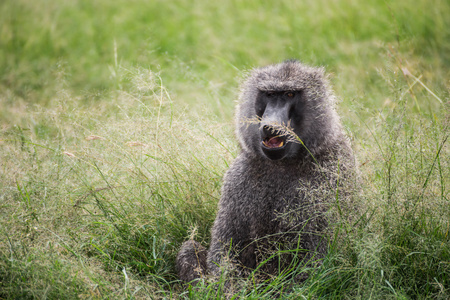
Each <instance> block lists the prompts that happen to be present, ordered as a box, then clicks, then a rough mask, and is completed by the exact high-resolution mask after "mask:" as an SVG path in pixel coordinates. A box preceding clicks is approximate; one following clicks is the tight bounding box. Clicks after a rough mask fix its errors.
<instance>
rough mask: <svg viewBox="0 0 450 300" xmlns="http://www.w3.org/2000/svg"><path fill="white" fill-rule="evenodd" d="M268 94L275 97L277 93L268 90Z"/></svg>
mask: <svg viewBox="0 0 450 300" xmlns="http://www.w3.org/2000/svg"><path fill="white" fill-rule="evenodd" d="M266 95H267V97H273V96H274V95H275V93H274V92H272V91H267V92H266Z"/></svg>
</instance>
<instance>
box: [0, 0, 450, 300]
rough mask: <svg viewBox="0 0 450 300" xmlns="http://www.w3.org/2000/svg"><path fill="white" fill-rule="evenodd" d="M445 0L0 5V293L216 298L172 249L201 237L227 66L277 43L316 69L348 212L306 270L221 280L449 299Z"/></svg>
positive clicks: (291, 292) (221, 141)
mask: <svg viewBox="0 0 450 300" xmlns="http://www.w3.org/2000/svg"><path fill="white" fill-rule="evenodd" d="M448 15H450V4H448V2H447V1H431V2H430V1H426V0H419V1H406V0H405V1H375V0H371V1H364V2H361V1H351V0H347V1H338V0H336V1H276V2H269V1H265V2H263V1H255V0H252V1H237V0H235V1H225V2H221V3H220V4H216V3H214V2H208V1H182V0H180V1H172V2H169V1H138V0H136V1H122V0H119V1H104V0H99V1H83V0H79V1H64V0H58V1H45V0H42V1H35V2H33V1H27V0H14V1H13V0H6V1H3V2H1V3H0V107H1V109H0V126H1V127H0V128H1V129H0V166H1V168H0V299H3V298H5V299H14V298H20V299H22V298H25V299H28V298H38V299H43V298H50V299H61V298H67V299H72V298H81V299H103V298H110V299H117V298H192V299H199V298H218V299H220V298H221V297H222V296H223V294H222V293H226V291H224V290H223V284H224V282H223V281H219V282H217V283H211V284H210V285H206V284H205V285H200V287H199V288H197V289H190V290H187V291H185V290H184V289H183V288H182V287H181V286H180V284H179V283H178V282H177V277H176V274H175V270H174V259H175V255H176V253H177V250H178V249H179V246H180V244H181V243H182V242H183V241H184V240H186V239H188V238H189V237H191V236H194V237H195V239H196V240H198V241H200V242H201V243H202V244H204V245H205V246H207V245H208V243H209V238H210V228H211V225H212V222H213V220H214V217H215V212H216V206H217V201H218V199H219V197H220V187H221V179H222V176H223V174H224V172H225V170H226V169H227V168H228V166H229V164H230V163H231V162H232V160H233V158H234V157H235V156H236V155H237V153H238V151H239V150H238V146H237V142H236V139H235V137H234V135H233V121H232V116H233V109H234V105H235V100H236V98H237V94H238V86H239V82H240V79H241V78H242V75H243V74H244V73H245V71H246V70H247V69H248V68H251V67H254V66H261V65H264V64H268V63H273V62H279V61H282V60H284V59H287V58H297V59H300V60H302V61H304V62H306V63H309V64H312V65H323V66H325V67H326V69H327V72H328V73H330V74H331V82H332V84H333V86H334V89H335V92H336V94H337V95H338V98H339V99H340V103H339V112H340V114H341V116H342V120H343V122H344V124H345V127H346V128H347V130H348V132H349V135H350V136H351V138H352V142H353V147H354V150H355V153H356V155H357V158H358V164H359V166H360V167H359V169H360V173H361V184H360V186H361V189H360V191H359V192H358V194H357V195H356V197H355V206H356V207H355V213H354V217H353V218H352V220H353V222H354V223H355V224H351V226H352V228H353V230H351V231H350V232H349V233H348V234H347V235H346V236H345V237H342V238H341V239H339V240H337V241H336V242H335V243H334V244H333V245H331V249H330V254H329V255H328V256H327V257H326V258H325V260H324V263H323V266H322V267H321V268H319V269H318V270H312V271H311V276H310V277H309V278H308V280H307V281H306V282H305V283H303V284H297V283H296V282H293V281H292V279H291V278H292V277H290V276H283V275H280V276H278V277H277V278H275V279H274V280H273V281H272V282H269V283H265V284H256V283H254V282H252V281H244V282H243V283H242V286H240V287H239V288H238V290H237V292H236V293H237V295H241V296H244V297H245V298H248V299H260V298H266V299H272V298H273V297H276V296H281V297H282V298H285V299H301V298H306V299H314V298H329V299H355V298H356V299H390V298H395V299H424V298H435V299H447V298H449V297H450V280H449V276H448V274H450V240H449V237H448V233H449V228H450V221H449V220H450V205H449V194H448V187H449V178H450V171H449V170H450V167H449V159H448V157H449V148H448V143H449V142H448V134H449V105H448V100H449V78H450V76H449V75H450V72H449V70H450V29H449V28H450V18H448ZM343 229H344V228H343ZM293 272H296V271H295V270H293Z"/></svg>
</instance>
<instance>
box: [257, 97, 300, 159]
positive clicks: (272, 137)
mask: <svg viewBox="0 0 450 300" xmlns="http://www.w3.org/2000/svg"><path fill="white" fill-rule="evenodd" d="M302 98H303V91H302V90H293V91H260V92H259V94H258V96H257V98H256V101H255V112H256V115H257V117H258V119H259V120H261V122H260V126H259V137H260V140H259V143H260V147H261V150H262V152H263V154H264V155H265V156H266V157H267V158H269V159H271V160H278V159H283V158H285V157H293V156H295V155H296V154H297V153H298V151H299V148H300V144H299V142H298V141H296V140H295V139H296V138H297V137H298V136H299V134H300V132H301V127H302V121H303V114H304V107H303V104H302V103H303V101H302Z"/></svg>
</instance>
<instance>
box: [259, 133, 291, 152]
mask: <svg viewBox="0 0 450 300" xmlns="http://www.w3.org/2000/svg"><path fill="white" fill-rule="evenodd" d="M262 143H263V145H264V146H265V147H267V148H270V149H277V148H282V147H283V146H284V145H285V144H286V140H285V139H284V137H282V136H279V135H277V136H272V137H266V138H265V139H264V140H263V141H262Z"/></svg>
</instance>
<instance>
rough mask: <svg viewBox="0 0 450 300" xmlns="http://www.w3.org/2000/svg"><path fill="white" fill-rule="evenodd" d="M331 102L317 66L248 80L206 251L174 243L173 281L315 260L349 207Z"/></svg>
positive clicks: (348, 157) (343, 149)
mask: <svg viewBox="0 0 450 300" xmlns="http://www.w3.org/2000/svg"><path fill="white" fill-rule="evenodd" d="M334 102H335V97H334V95H333V93H332V91H331V89H330V87H329V84H328V81H327V78H326V76H325V75H324V70H323V69H322V68H315V67H309V66H306V65H304V64H302V63H300V62H299V61H296V60H289V61H285V62H282V63H279V64H274V65H269V66H266V67H262V68H257V69H254V70H253V71H251V72H250V73H249V75H248V77H247V79H246V80H245V82H244V83H243V85H242V87H241V93H240V97H239V104H238V105H237V109H236V135H237V137H238V139H239V144H240V147H241V151H240V154H239V155H238V157H237V158H236V159H235V160H234V162H233V164H232V165H231V167H230V168H229V170H228V171H227V172H226V174H225V177H224V180H223V187H222V196H221V199H220V202H219V210H218V213H217V217H216V219H215V222H214V225H213V228H212V239H211V245H210V248H209V251H207V250H206V249H205V248H204V247H203V246H201V245H200V244H199V243H198V242H195V241H192V240H191V241H187V242H185V243H184V244H183V245H182V247H181V250H180V252H179V254H178V256H177V262H176V264H177V270H178V273H179V276H180V279H181V280H183V281H185V282H189V281H191V280H193V279H196V278H199V277H201V276H203V275H206V274H211V275H213V276H214V275H216V276H217V275H220V272H221V270H222V271H223V270H224V269H227V270H231V271H232V272H233V273H232V274H234V275H237V276H247V275H248V274H250V273H249V272H251V271H252V270H254V269H255V268H258V272H260V273H261V274H266V275H267V274H269V275H270V274H272V275H276V274H277V272H281V271H283V268H285V267H287V266H289V265H290V264H292V262H293V258H294V257H295V258H296V259H297V261H299V260H300V261H303V262H305V263H306V262H307V261H308V264H310V263H311V262H312V261H320V258H321V257H323V256H324V255H325V254H326V252H327V237H328V236H329V235H330V229H329V224H330V219H332V218H334V219H336V218H339V216H340V215H341V214H342V213H343V211H344V210H345V209H351V205H350V204H349V200H348V199H349V198H350V194H351V193H350V192H349V191H350V190H351V186H352V184H351V180H350V179H351V178H353V175H352V174H353V173H354V159H353V152H352V149H351V147H350V142H349V140H348V138H347V136H346V135H345V133H344V130H343V128H342V125H341V123H340V120H339V117H338V115H337V113H336V111H335V108H334ZM279 250H295V251H279ZM282 253H284V254H282ZM205 260H206V261H205ZM306 276H307V275H306Z"/></svg>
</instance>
